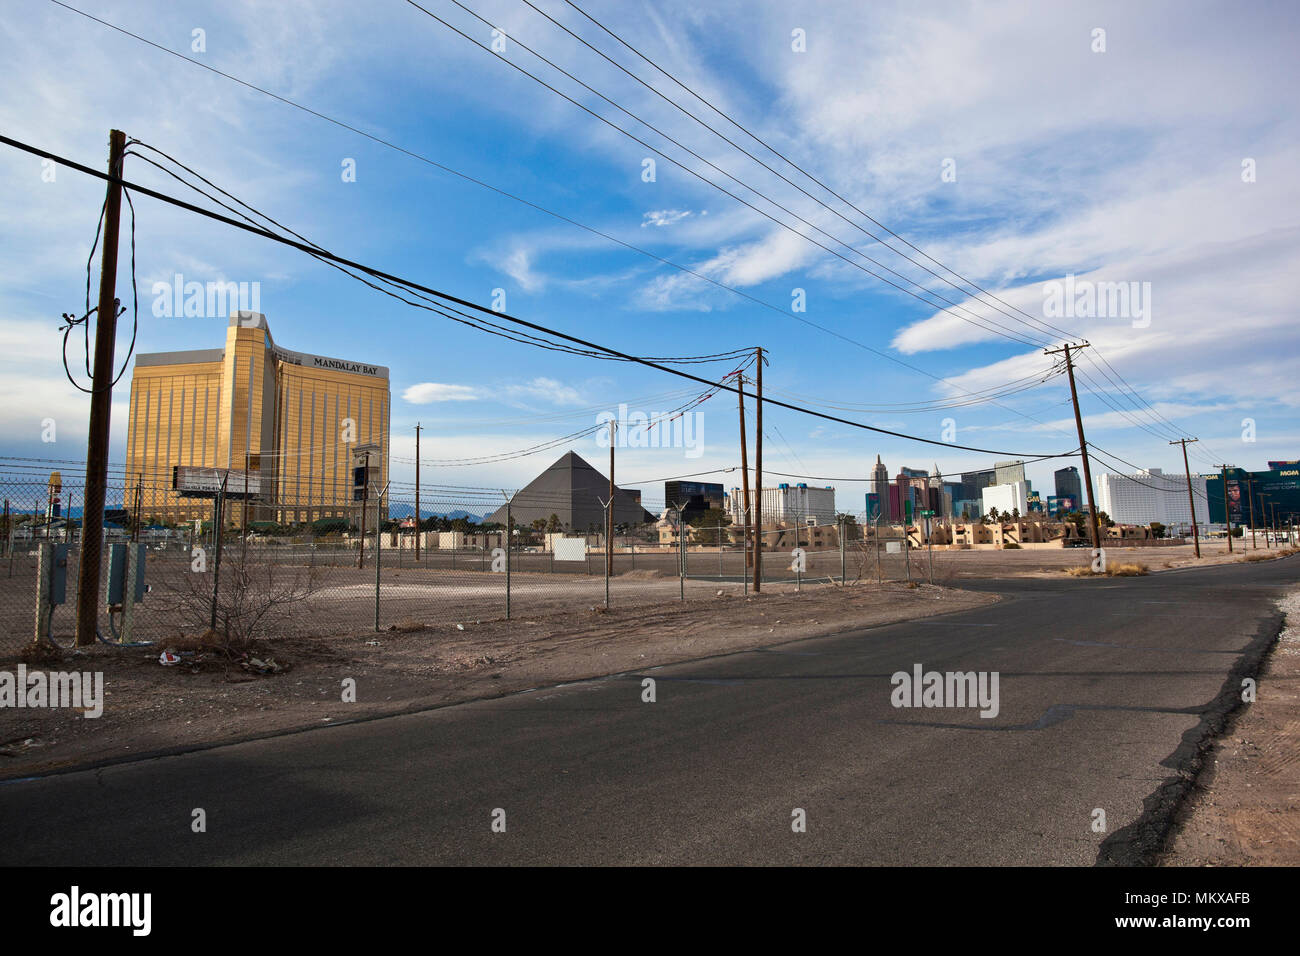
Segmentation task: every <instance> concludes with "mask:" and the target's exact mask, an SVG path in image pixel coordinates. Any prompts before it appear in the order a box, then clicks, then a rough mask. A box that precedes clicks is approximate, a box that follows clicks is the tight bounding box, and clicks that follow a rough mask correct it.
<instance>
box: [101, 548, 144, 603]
mask: <svg viewBox="0 0 1300 956" xmlns="http://www.w3.org/2000/svg"><path fill="white" fill-rule="evenodd" d="M127 548H135V555H134V561H135V562H136V565H135V566H136V568H137V570H136V575H135V599H136V600H137V601H143V600H144V592H145V584H144V567H145V565H144V556H145V546H144V545H143V544H130V543H126V542H118V543H115V544H113V545H111V546H110V547H109V552H108V587H107V589H106V590H107V594H106V603H107V604H109V605H119V604H121V603H122V597H123V595H124V594H125V593H126V556H127V550H126V549H127Z"/></svg>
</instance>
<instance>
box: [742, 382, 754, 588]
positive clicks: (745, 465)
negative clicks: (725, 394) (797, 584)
mask: <svg viewBox="0 0 1300 956" xmlns="http://www.w3.org/2000/svg"><path fill="white" fill-rule="evenodd" d="M739 382H740V483H741V485H742V487H743V488H744V498H743V499H742V501H741V505H742V507H743V508H744V515H745V536H744V538H743V540H744V542H745V543H744V549H745V574H746V575H748V574H749V569H750V568H751V567H753V566H754V555H753V552H751V551H750V550H749V547H750V542H749V452H748V451H747V450H746V448H745V376H744V375H743V374H742V375H740V376H739Z"/></svg>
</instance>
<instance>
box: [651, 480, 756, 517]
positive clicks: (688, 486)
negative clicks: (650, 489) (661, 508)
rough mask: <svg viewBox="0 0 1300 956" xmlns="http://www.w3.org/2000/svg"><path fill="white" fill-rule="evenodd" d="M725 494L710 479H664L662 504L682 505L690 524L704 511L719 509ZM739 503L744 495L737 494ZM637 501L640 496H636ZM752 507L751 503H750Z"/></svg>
mask: <svg viewBox="0 0 1300 956" xmlns="http://www.w3.org/2000/svg"><path fill="white" fill-rule="evenodd" d="M725 497H726V494H725V492H724V490H723V487H722V485H721V484H720V483H714V482H710V481H666V482H664V504H665V506H666V507H669V508H672V507H676V506H677V505H681V506H682V514H683V515H684V516H685V519H686V523H687V524H690V523H691V522H692V521H694V520H695V519H696V518H698V517H699V516H700V515H702V514H703V513H704V512H706V511H710V510H713V509H716V510H718V511H721V510H722V509H723V508H724V507H725V505H724V503H723V500H724V498H725ZM738 497H739V498H740V499H741V501H740V504H741V505H742V507H743V505H744V495H743V494H739V495H738ZM637 501H638V503H639V502H640V497H639V496H638V498H637ZM750 507H753V503H752V502H751V503H750Z"/></svg>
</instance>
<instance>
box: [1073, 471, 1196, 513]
mask: <svg viewBox="0 0 1300 956" xmlns="http://www.w3.org/2000/svg"><path fill="white" fill-rule="evenodd" d="M1192 498H1193V500H1194V501H1195V502H1196V520H1197V521H1199V522H1202V523H1205V524H1208V523H1209V520H1210V506H1209V496H1208V494H1207V492H1206V482H1205V479H1204V478H1202V477H1201V476H1199V475H1193V476H1192ZM1097 510H1098V511H1104V512H1106V514H1108V515H1110V518H1111V520H1112V521H1116V522H1118V523H1120V524H1138V525H1149V524H1151V522H1153V521H1158V522H1160V523H1161V524H1163V525H1169V526H1173V527H1179V526H1182V525H1187V526H1189V527H1190V526H1191V523H1192V512H1191V510H1190V508H1189V507H1188V504H1187V476H1186V475H1166V474H1165V473H1164V472H1163V471H1162V470H1161V469H1159V468H1150V469H1146V470H1144V471H1139V472H1137V473H1136V474H1133V475H1113V474H1103V475H1101V477H1100V480H1099V481H1098V482H1097Z"/></svg>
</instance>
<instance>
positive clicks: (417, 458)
mask: <svg viewBox="0 0 1300 956" xmlns="http://www.w3.org/2000/svg"><path fill="white" fill-rule="evenodd" d="M506 503H507V508H506V514H507V515H509V514H510V508H509V507H508V505H509V501H508V500H507V502H506ZM415 560H417V561H419V560H420V423H419V422H416V423H415ZM509 616H510V615H509V614H506V617H509Z"/></svg>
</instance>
